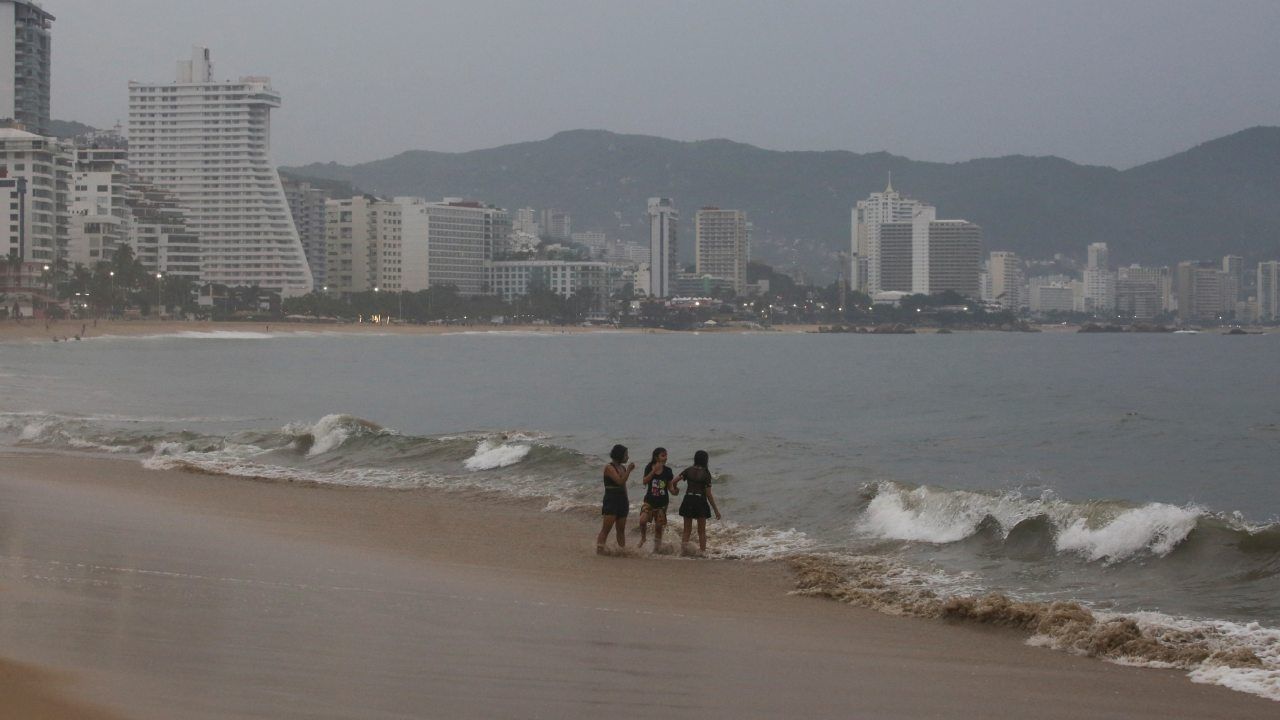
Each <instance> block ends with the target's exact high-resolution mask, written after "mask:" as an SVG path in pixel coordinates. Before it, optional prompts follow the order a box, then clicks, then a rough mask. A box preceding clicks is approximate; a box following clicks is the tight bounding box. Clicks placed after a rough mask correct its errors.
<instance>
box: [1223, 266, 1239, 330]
mask: <svg viewBox="0 0 1280 720" xmlns="http://www.w3.org/2000/svg"><path fill="white" fill-rule="evenodd" d="M1222 273H1223V278H1222V310H1223V311H1224V312H1226V313H1227V314H1230V315H1234V314H1235V311H1236V303H1237V302H1239V300H1240V290H1241V288H1242V287H1244V258H1242V257H1240V256H1239V255H1227V256H1224V257H1223V258H1222Z"/></svg>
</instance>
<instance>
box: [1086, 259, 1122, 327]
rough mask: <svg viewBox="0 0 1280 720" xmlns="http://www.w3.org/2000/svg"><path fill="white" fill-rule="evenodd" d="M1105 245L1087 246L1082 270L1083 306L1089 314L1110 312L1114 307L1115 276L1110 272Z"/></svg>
mask: <svg viewBox="0 0 1280 720" xmlns="http://www.w3.org/2000/svg"><path fill="white" fill-rule="evenodd" d="M1108 256H1109V252H1108V250H1107V244H1106V243H1092V244H1090V245H1089V260H1088V264H1086V265H1085V269H1084V305H1085V310H1087V311H1089V312H1107V313H1109V312H1111V311H1112V310H1114V309H1115V307H1116V276H1115V273H1113V272H1112V271H1111V266H1110V259H1109V257H1108Z"/></svg>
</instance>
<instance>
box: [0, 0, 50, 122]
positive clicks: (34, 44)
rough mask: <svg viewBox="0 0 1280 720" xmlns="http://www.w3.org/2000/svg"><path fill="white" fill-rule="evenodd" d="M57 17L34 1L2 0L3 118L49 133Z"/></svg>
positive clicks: (0, 70)
mask: <svg viewBox="0 0 1280 720" xmlns="http://www.w3.org/2000/svg"><path fill="white" fill-rule="evenodd" d="M53 20H54V17H53V16H52V15H50V14H49V13H47V12H45V11H44V9H43V8H41V7H40V4H39V3H36V2H31V0H0V120H3V119H10V120H14V121H17V122H18V123H20V124H21V125H22V128H23V129H25V130H27V131H29V132H32V133H34V134H36V135H48V134H49V117H50V116H49V68H50V59H51V54H50V45H51V39H50V36H49V29H50V27H51V26H52V25H53Z"/></svg>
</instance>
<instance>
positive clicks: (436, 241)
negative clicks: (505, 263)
mask: <svg viewBox="0 0 1280 720" xmlns="http://www.w3.org/2000/svg"><path fill="white" fill-rule="evenodd" d="M421 210H422V211H425V213H426V216H427V257H426V268H427V270H426V272H427V283H428V284H429V285H430V286H431V287H437V286H443V285H452V286H454V287H455V288H457V290H458V294H460V295H487V294H488V293H489V292H490V291H491V287H490V284H489V283H490V281H491V277H490V265H491V264H492V263H493V255H494V253H495V252H496V251H497V250H498V249H499V248H501V247H503V246H504V245H505V244H506V243H507V240H508V238H509V237H510V235H511V214H510V213H508V212H507V211H506V210H504V209H502V208H499V207H495V206H493V205H486V204H484V203H481V202H477V201H475V200H464V199H462V198H457V197H454V198H444V200H442V201H441V202H431V203H426V204H425V205H423V206H422V207H421Z"/></svg>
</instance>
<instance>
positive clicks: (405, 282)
mask: <svg viewBox="0 0 1280 720" xmlns="http://www.w3.org/2000/svg"><path fill="white" fill-rule="evenodd" d="M393 202H394V203H395V204H396V205H399V206H400V257H399V258H398V259H399V266H398V269H399V273H400V279H399V282H398V285H399V288H400V289H401V290H403V291H405V292H418V291H420V290H426V289H427V287H429V286H430V284H431V272H430V270H429V267H428V266H429V264H430V261H431V257H430V234H431V215H430V211H429V209H428V208H429V205H430V203H428V202H427V200H426V199H425V198H420V197H403V196H402V197H397V198H395V200H393Z"/></svg>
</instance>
